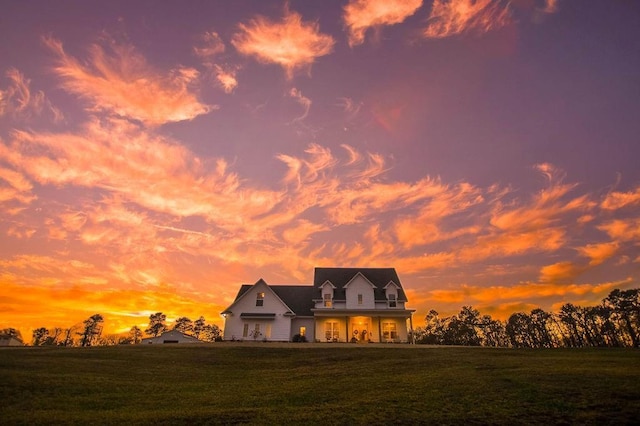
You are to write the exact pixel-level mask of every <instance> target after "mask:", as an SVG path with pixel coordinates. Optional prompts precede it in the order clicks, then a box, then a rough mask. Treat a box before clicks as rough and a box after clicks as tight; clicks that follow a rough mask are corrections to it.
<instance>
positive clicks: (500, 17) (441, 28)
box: [424, 0, 512, 38]
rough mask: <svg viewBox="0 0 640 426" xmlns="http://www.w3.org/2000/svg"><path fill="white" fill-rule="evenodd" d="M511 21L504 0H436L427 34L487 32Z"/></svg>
mask: <svg viewBox="0 0 640 426" xmlns="http://www.w3.org/2000/svg"><path fill="white" fill-rule="evenodd" d="M511 21H512V18H511V12H510V11H509V8H508V3H506V2H504V1H503V0H434V2H433V5H432V6H431V13H430V15H429V19H428V23H427V27H426V29H425V30H424V36H425V37H427V38H444V37H450V36H454V35H458V34H463V33H476V34H483V33H486V32H488V31H491V30H495V29H497V28H500V27H503V26H505V25H508V24H509V23H510V22H511Z"/></svg>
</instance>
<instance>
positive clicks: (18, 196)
mask: <svg viewBox="0 0 640 426" xmlns="http://www.w3.org/2000/svg"><path fill="white" fill-rule="evenodd" d="M0 142H1V141H0ZM3 147H4V144H2V143H0V156H1V155H2V154H1V152H2V150H3ZM0 182H1V183H2V185H1V186H0V203H3V202H7V201H17V202H18V203H19V204H30V203H31V202H32V201H33V200H35V199H36V198H37V197H36V196H35V195H33V194H32V192H31V191H32V189H33V185H32V184H31V182H30V181H29V180H28V179H27V178H26V177H25V176H24V175H23V174H22V173H19V172H17V171H15V170H11V169H8V168H6V167H2V166H0Z"/></svg>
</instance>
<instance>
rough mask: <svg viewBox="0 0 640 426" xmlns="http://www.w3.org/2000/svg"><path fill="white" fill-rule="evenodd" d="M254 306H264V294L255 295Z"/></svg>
mask: <svg viewBox="0 0 640 426" xmlns="http://www.w3.org/2000/svg"><path fill="white" fill-rule="evenodd" d="M256 306H264V293H258V294H256Z"/></svg>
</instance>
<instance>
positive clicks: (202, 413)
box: [0, 343, 640, 425]
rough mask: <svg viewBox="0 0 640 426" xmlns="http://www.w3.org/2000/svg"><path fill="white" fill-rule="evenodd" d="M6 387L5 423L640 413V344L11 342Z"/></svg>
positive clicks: (0, 386)
mask: <svg viewBox="0 0 640 426" xmlns="http://www.w3.org/2000/svg"><path fill="white" fill-rule="evenodd" d="M0 398H1V399H0V422H1V423H3V424H43V423H45V424H52V423H54V424H61V423H62V424H68V423H72V424H89V423H92V424H323V425H332V424H367V425H369V424H403V425H404V424H460V423H467V424H540V423H548V424H631V423H635V422H636V421H637V419H638V418H640V351H638V350H632V349H627V350H623V349H580V350H575V349H574V350H568V349H555V350H548V349H547V350H514V349H483V348H452V347H442V348H433V347H431V348H428V347H419V346H418V347H412V346H408V345H403V346H390V347H373V345H369V346H361V345H345V346H341V345H324V346H318V345H310V344H297V345H275V344H269V343H266V344H265V343H256V344H254V345H242V346H240V345H236V344H232V343H220V344H212V345H198V346H190V345H183V346H177V345H176V346H164V347H163V346H153V347H152V346H120V347H97V348H68V349H65V348H18V349H4V350H0Z"/></svg>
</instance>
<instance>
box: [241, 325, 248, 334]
mask: <svg viewBox="0 0 640 426" xmlns="http://www.w3.org/2000/svg"><path fill="white" fill-rule="evenodd" d="M247 336H249V324H245V325H244V328H243V329H242V337H247Z"/></svg>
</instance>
